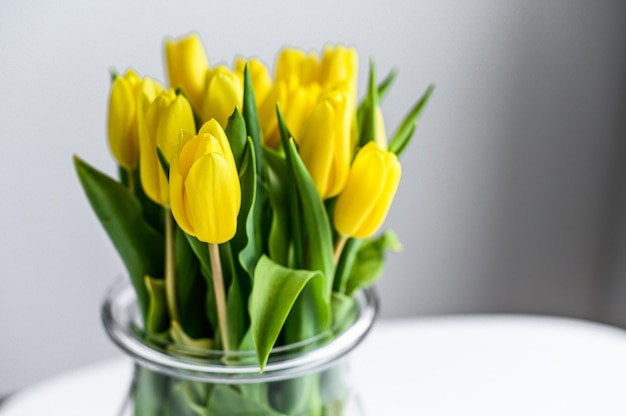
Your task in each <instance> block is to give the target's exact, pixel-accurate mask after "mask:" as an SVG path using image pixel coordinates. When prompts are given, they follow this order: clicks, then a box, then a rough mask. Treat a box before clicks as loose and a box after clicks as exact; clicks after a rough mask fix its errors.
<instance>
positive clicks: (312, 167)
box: [296, 90, 353, 199]
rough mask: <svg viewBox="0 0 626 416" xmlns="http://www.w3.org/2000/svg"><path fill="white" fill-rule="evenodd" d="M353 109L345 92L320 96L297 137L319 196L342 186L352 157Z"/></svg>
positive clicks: (329, 194)
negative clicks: (299, 135)
mask: <svg viewBox="0 0 626 416" xmlns="http://www.w3.org/2000/svg"><path fill="white" fill-rule="evenodd" d="M352 119H353V109H352V108H351V106H350V98H349V96H348V93H347V92H346V91H341V90H336V91H333V92H332V93H329V94H327V95H326V96H325V97H324V98H322V99H321V100H320V101H319V102H318V103H317V105H316V106H315V109H314V110H313V113H312V114H311V116H310V117H309V118H308V119H307V121H306V125H305V127H304V130H303V132H302V136H301V137H296V142H297V143H298V146H299V151H300V156H301V157H302V161H303V162H304V165H305V166H306V167H307V170H308V171H309V174H310V175H311V178H312V179H313V182H314V183H315V187H316V188H317V190H318V192H319V194H320V196H321V197H322V199H327V198H331V197H333V196H335V195H337V194H338V193H339V192H341V190H342V189H343V187H344V185H345V183H346V180H347V179H348V171H349V169H350V158H351V151H350V150H351V149H350V143H351V130H350V127H351V123H352Z"/></svg>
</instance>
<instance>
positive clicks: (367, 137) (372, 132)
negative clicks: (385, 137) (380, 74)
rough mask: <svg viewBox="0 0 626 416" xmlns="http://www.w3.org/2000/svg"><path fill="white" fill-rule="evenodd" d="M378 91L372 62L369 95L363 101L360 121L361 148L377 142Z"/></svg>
mask: <svg viewBox="0 0 626 416" xmlns="http://www.w3.org/2000/svg"><path fill="white" fill-rule="evenodd" d="M378 104H379V100H378V89H377V88H376V65H375V64H374V60H373V59H371V60H370V73H369V80H368V88H367V95H366V96H365V99H364V100H363V104H362V106H363V110H362V113H361V119H360V120H359V146H361V147H363V146H365V145H366V144H367V143H369V142H371V141H375V140H376V108H377V107H378Z"/></svg>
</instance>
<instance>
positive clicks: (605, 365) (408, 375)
mask: <svg viewBox="0 0 626 416" xmlns="http://www.w3.org/2000/svg"><path fill="white" fill-rule="evenodd" d="M131 367H132V365H131V362H130V360H129V359H127V358H123V357H121V358H116V359H112V360H109V361H105V362H101V363H97V364H94V365H91V366H88V367H84V368H80V369H77V370H75V371H72V372H69V373H66V374H62V375H60V376H58V377H55V378H52V379H50V380H48V381H45V382H43V383H40V384H38V385H34V386H32V387H30V388H28V389H25V390H23V391H21V392H20V393H18V394H16V395H14V396H13V397H11V398H10V399H9V400H8V401H7V403H6V405H5V406H4V407H2V408H1V409H0V414H1V415H3V416H21V415H24V416H26V415H28V416H32V415H40V414H48V415H66V416H73V415H91V416H99V415H102V416H104V415H107V416H109V415H116V414H117V411H118V409H119V407H120V406H121V404H122V400H123V397H124V396H125V394H126V389H127V388H128V384H129V381H130V377H131V371H132V368H131ZM352 367H353V368H352V370H353V372H354V375H355V380H357V382H358V388H359V392H360V395H361V398H362V401H363V403H364V405H365V408H366V410H367V414H368V415H370V416H386V415H419V416H421V415H429V416H430V415H455V416H458V415H463V416H466V415H481V416H489V415H498V416H502V415H507V416H510V415H524V416H536V415H568V416H571V415H586V416H587V415H602V416H607V415H626V389H625V387H626V382H625V380H626V332H625V331H623V330H621V329H617V328H612V327H609V326H604V325H599V324H594V323H591V322H586V321H579V320H573V319H563V318H548V317H533V316H493V315H485V316H466V317H439V318H413V319H404V320H386V321H381V322H379V323H378V324H377V325H376V326H375V327H374V329H373V331H372V333H371V334H370V335H369V336H368V338H367V339H366V341H365V342H364V343H363V344H362V345H361V346H360V347H359V348H358V349H357V350H356V351H355V352H354V355H353V357H352Z"/></svg>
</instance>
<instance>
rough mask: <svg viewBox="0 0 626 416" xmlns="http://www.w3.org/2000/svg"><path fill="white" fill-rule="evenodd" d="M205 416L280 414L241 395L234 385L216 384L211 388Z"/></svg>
mask: <svg viewBox="0 0 626 416" xmlns="http://www.w3.org/2000/svg"><path fill="white" fill-rule="evenodd" d="M204 415H205V416H233V415H246V416H281V415H282V414H281V413H278V412H275V411H273V410H272V409H270V408H269V407H267V406H265V405H263V404H261V403H259V402H257V401H255V400H252V399H249V398H248V397H245V396H243V395H242V394H241V393H239V392H238V391H237V390H235V387H234V386H229V385H225V384H216V385H214V386H213V389H212V390H211V396H210V397H209V400H208V403H207V407H206V411H205V412H204Z"/></svg>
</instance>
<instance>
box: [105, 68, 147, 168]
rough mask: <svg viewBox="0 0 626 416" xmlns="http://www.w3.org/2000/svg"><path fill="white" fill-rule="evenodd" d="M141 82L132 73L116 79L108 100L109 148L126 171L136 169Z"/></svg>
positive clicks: (130, 71) (131, 71)
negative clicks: (138, 100)
mask: <svg viewBox="0 0 626 416" xmlns="http://www.w3.org/2000/svg"><path fill="white" fill-rule="evenodd" d="M140 82H141V79H140V78H139V75H137V74H136V73H135V72H134V71H133V70H131V69H129V70H128V71H126V73H125V74H124V76H117V77H115V79H114V80H113V84H112V85H111V94H110V96H109V123H108V124H109V125H108V136H109V147H110V149H111V153H113V157H114V158H115V160H117V163H119V164H120V166H122V167H124V168H125V169H129V170H132V169H135V168H136V167H137V158H138V153H139V149H138V143H137V93H136V90H137V85H138V84H139V83H140Z"/></svg>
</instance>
